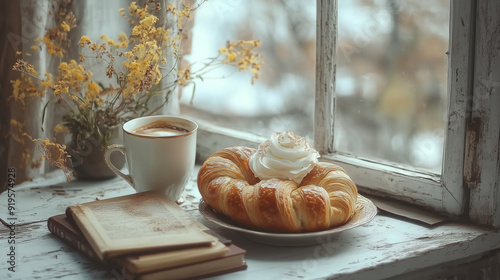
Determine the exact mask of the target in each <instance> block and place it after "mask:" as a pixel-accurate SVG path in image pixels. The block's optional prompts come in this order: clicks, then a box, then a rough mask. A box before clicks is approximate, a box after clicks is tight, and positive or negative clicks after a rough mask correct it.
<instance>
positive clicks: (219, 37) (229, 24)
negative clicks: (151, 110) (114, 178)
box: [181, 0, 316, 138]
mask: <svg viewBox="0 0 500 280" xmlns="http://www.w3.org/2000/svg"><path fill="white" fill-rule="evenodd" d="M192 33H193V41H192V49H191V52H190V54H189V55H188V56H186V59H187V60H188V61H189V62H190V63H191V65H192V66H191V67H192V72H193V71H195V70H193V69H194V68H196V67H197V66H199V64H197V63H196V62H199V61H202V60H203V59H205V58H208V57H214V56H215V55H217V53H218V49H219V48H220V47H223V46H225V45H226V41H228V40H231V41H233V40H239V39H243V40H253V39H258V40H260V41H261V46H260V47H259V48H257V51H258V52H260V53H261V54H262V56H263V60H264V63H265V64H264V65H263V66H262V70H261V77H260V78H259V79H258V80H256V82H255V84H254V85H251V83H250V80H251V77H252V75H251V74H250V73H248V72H238V71H235V70H234V69H233V68H229V67H228V68H226V67H224V68H218V69H217V70H216V71H212V72H210V73H209V74H207V75H205V78H204V79H203V81H200V80H198V82H197V84H196V91H195V95H194V99H193V103H192V104H190V100H191V91H192V88H185V89H184V90H183V92H182V98H181V104H182V105H183V106H182V108H181V113H183V114H190V115H193V116H195V117H199V118H201V119H204V120H210V121H212V122H215V123H217V124H221V125H224V126H227V127H231V128H236V129H240V130H245V131H250V132H254V133H257V134H259V135H261V136H264V137H268V136H269V135H270V134H271V133H272V132H275V131H281V130H284V129H291V130H293V131H295V132H296V133H299V134H301V135H303V136H308V137H309V138H312V133H313V132H312V127H313V111H314V79H315V75H314V73H315V42H316V3H315V1H308V4H307V5H304V3H303V2H302V1H300V0H294V1H290V0H287V1H277V0H274V1H269V0H252V1H247V0H215V1H207V2H205V3H203V5H202V6H201V7H200V8H199V9H198V10H197V11H196V15H195V18H194V26H193V30H192ZM222 77H224V78H222ZM193 108H195V110H193Z"/></svg>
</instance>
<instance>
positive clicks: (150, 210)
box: [47, 192, 247, 280]
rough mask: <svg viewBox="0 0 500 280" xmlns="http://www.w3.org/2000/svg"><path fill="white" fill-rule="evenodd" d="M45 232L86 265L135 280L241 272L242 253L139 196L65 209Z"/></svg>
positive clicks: (156, 197) (156, 198) (172, 209)
mask: <svg viewBox="0 0 500 280" xmlns="http://www.w3.org/2000/svg"><path fill="white" fill-rule="evenodd" d="M47 226H48V229H49V231H50V232H51V233H52V234H54V235H55V236H57V237H59V238H60V239H61V240H63V241H65V242H66V243H68V244H70V245H72V246H74V247H75V248H76V249H77V250H78V251H80V252H81V253H83V254H84V255H86V256H87V257H89V258H91V259H92V260H94V261H96V262H98V263H101V264H103V265H106V266H108V267H111V268H113V269H115V270H117V271H120V273H121V274H122V276H125V277H129V276H132V277H134V278H136V279H144V280H148V279H186V278H189V279H192V278H202V277H209V276H215V275H220V274H224V273H229V272H233V271H238V270H243V269H246V267H247V265H246V262H245V259H244V256H245V253H246V251H245V250H243V249H241V248H239V247H237V246H236V245H234V244H232V243H231V241H230V240H228V239H225V238H223V237H222V236H219V235H217V234H215V233H214V232H213V231H210V230H209V229H208V228H206V227H205V226H204V225H203V224H201V223H199V222H197V221H196V220H194V219H193V218H192V217H191V216H189V215H188V214H187V213H186V212H185V211H183V210H182V209H181V208H180V207H179V206H178V205H177V204H176V203H175V202H173V201H171V200H169V199H168V198H166V197H164V196H162V195H160V194H157V193H154V192H144V193H137V194H133V195H127V196H122V197H117V198H111V199H105V200H98V201H93V202H89V203H83V204H78V205H72V206H69V207H68V208H67V209H66V213H65V214H61V215H57V216H53V217H50V218H49V219H48V221H47Z"/></svg>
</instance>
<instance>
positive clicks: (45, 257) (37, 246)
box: [0, 169, 500, 279]
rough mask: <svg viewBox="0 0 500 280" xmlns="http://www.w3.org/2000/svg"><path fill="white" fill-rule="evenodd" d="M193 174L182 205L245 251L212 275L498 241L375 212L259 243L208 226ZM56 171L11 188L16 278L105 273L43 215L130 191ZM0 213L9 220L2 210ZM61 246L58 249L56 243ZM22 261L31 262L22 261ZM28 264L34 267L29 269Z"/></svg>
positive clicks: (405, 260)
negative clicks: (324, 231) (326, 232)
mask: <svg viewBox="0 0 500 280" xmlns="http://www.w3.org/2000/svg"><path fill="white" fill-rule="evenodd" d="M196 173H197V169H196V170H195V172H194V173H193V177H192V180H191V181H190V183H189V185H188V187H187V190H186V202H185V203H184V204H183V205H182V207H183V208H184V209H185V210H186V211H188V212H189V213H190V214H192V215H193V216H194V217H196V218H197V219H198V220H200V221H201V222H202V223H204V224H205V225H207V226H208V227H210V228H212V229H214V230H216V231H217V232H219V233H220V234H222V235H223V236H225V237H227V238H229V239H231V240H232V241H233V243H235V244H236V245H238V246H240V247H242V248H244V249H246V250H247V255H246V260H247V263H248V269H247V270H245V271H241V272H236V273H231V274H228V275H225V276H222V277H218V278H217V279H234V278H238V279H256V278H259V277H260V278H262V279H301V278H307V279H323V278H329V279H385V278H388V277H393V276H397V275H401V274H404V273H412V272H414V271H419V270H422V269H430V268H432V267H436V266H440V265H442V264H444V263H450V262H455V263H459V262H468V261H470V260H473V259H476V258H479V257H480V256H481V255H482V254H485V253H486V252H489V251H492V250H495V249H498V248H500V232H499V231H498V230H490V229H485V228H481V227H477V226H474V225H469V224H460V223H444V224H439V225H437V226H433V227H428V226H423V225H421V224H417V223H413V222H410V221H405V220H400V219H398V218H395V217H392V216H386V215H383V214H380V213H379V215H377V216H376V217H375V218H374V219H373V220H372V221H371V222H369V223H368V224H365V225H363V226H360V227H357V228H354V229H351V230H348V231H346V232H343V233H341V234H340V235H338V236H335V237H333V238H331V239H329V240H328V239H325V240H322V242H320V243H318V244H317V245H311V246H305V247H293V246H290V247H278V246H270V245H263V244H260V243H256V242H254V241H251V240H249V239H247V238H245V237H244V236H242V235H241V234H240V233H237V232H233V231H230V230H228V229H223V228H221V227H219V226H217V225H214V224H212V223H210V222H208V221H207V220H205V219H204V218H203V217H202V216H201V215H200V213H199V212H198V206H197V205H198V202H199V199H200V194H199V192H198V190H197V186H196V182H195V180H196ZM60 174H61V173H60V172H57V175H56V176H54V175H52V176H51V177H50V176H49V177H47V178H46V179H37V180H35V181H34V182H27V183H23V184H21V185H19V186H17V187H16V202H17V205H16V206H17V207H16V209H17V210H16V211H17V212H16V214H17V218H18V220H17V228H16V230H17V231H18V233H19V234H18V236H17V237H16V238H17V239H16V246H17V248H18V260H19V267H23V268H22V269H21V268H20V269H19V271H18V272H16V273H14V274H12V276H13V277H14V279H17V277H19V279H22V278H31V277H32V276H34V275H35V274H34V273H35V272H36V276H39V277H41V278H55V276H57V277H59V276H63V275H65V274H63V272H67V271H74V272H78V273H77V274H73V273H72V274H68V275H69V276H68V277H69V278H68V279H70V278H71V279H77V278H75V275H78V276H80V277H81V278H80V279H89V278H91V277H94V278H95V279H101V278H106V277H104V275H108V274H109V272H106V271H103V270H102V269H99V268H91V269H89V268H88V267H94V266H92V265H89V264H90V261H88V260H87V259H85V258H84V257H82V256H81V255H80V254H79V253H77V252H76V251H74V250H73V249H70V248H69V246H67V245H66V244H64V243H62V242H60V241H59V240H58V239H56V238H55V237H53V236H52V235H50V234H48V230H47V228H46V219H47V218H48V217H50V216H52V215H57V214H61V213H63V211H64V209H65V207H66V206H68V205H71V204H75V203H82V202H86V201H91V200H94V199H96V198H99V199H103V198H106V197H113V196H119V195H125V194H129V193H133V192H134V190H133V189H132V188H131V187H130V186H129V185H128V184H127V183H126V182H125V181H123V180H121V179H119V178H115V179H112V180H107V181H96V182H79V181H74V182H70V183H65V179H64V177H63V176H62V175H60ZM0 196H2V197H0V207H2V209H7V199H6V197H7V192H4V193H2V194H1V195H0ZM0 217H1V218H2V220H3V221H7V218H8V217H7V214H5V211H4V213H3V214H1V216H0ZM2 227H3V229H2V230H0V233H1V235H2V239H4V238H5V237H6V236H7V235H8V230H6V227H5V226H2ZM28 231H29V232H28ZM28 237H29V238H28ZM291 245H293V244H291ZM62 246H64V249H62V250H58V249H60V248H61V247H62ZM27 248H30V249H29V250H28V249H27ZM68 254H69V255H70V256H68ZM69 260H71V261H69ZM23 263H25V265H23ZM28 263H29V264H30V266H32V268H28V265H27V264H28ZM37 266H41V267H37ZM42 266H43V267H45V268H46V267H51V268H58V267H64V268H65V270H64V271H60V270H58V269H52V270H43V269H42V268H43V267H42ZM30 269H31V270H32V271H28V270H30ZM0 270H2V271H7V263H6V262H1V264H0ZM63 279H64V277H63ZM106 279H107V278H106Z"/></svg>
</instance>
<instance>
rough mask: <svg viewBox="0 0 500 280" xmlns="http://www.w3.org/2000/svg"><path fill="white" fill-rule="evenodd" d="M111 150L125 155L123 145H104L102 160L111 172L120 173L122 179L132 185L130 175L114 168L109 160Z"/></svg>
mask: <svg viewBox="0 0 500 280" xmlns="http://www.w3.org/2000/svg"><path fill="white" fill-rule="evenodd" d="M113 152H120V153H122V154H123V155H124V156H125V147H124V146H123V145H119V144H113V145H109V146H107V147H106V150H105V151H104V161H105V162H106V165H107V166H108V167H109V169H111V170H112V171H113V172H115V173H116V174H117V175H120V176H121V177H122V178H123V179H125V180H126V181H127V182H128V183H129V184H130V185H132V186H134V182H133V180H132V176H130V173H129V174H125V173H123V172H121V171H120V169H118V168H116V166H115V165H114V164H113V162H111V154H112V153H113Z"/></svg>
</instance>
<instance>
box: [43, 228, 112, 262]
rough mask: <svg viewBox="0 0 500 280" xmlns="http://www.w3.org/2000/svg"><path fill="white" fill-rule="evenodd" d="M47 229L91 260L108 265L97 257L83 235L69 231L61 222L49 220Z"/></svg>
mask: <svg viewBox="0 0 500 280" xmlns="http://www.w3.org/2000/svg"><path fill="white" fill-rule="evenodd" d="M47 227H48V229H49V231H50V232H51V233H52V234H53V235H54V236H56V237H58V238H59V239H61V240H62V241H64V242H66V243H67V244H68V245H70V246H72V247H73V248H75V249H76V250H77V251H79V252H80V253H82V254H83V255H85V256H86V257H88V258H89V259H91V260H93V261H94V262H96V263H98V264H101V265H106V264H105V263H104V262H103V261H101V260H100V259H99V258H98V257H97V255H96V254H95V253H94V250H93V249H92V247H91V246H90V244H89V243H88V242H87V241H86V240H84V239H82V236H81V235H78V234H77V233H75V232H73V231H71V230H69V229H67V228H66V227H65V226H63V225H61V224H60V223H59V222H57V221H56V220H54V219H52V218H49V220H48V221H47Z"/></svg>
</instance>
